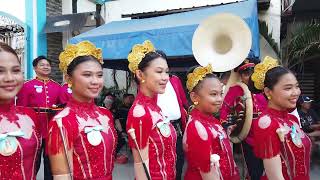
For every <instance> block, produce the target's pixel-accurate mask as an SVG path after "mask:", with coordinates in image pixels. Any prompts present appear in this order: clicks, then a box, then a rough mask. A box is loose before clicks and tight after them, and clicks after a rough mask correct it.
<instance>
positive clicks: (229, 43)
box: [192, 13, 252, 72]
mask: <svg viewBox="0 0 320 180" xmlns="http://www.w3.org/2000/svg"><path fill="white" fill-rule="evenodd" d="M251 42H252V37H251V31H250V29H249V27H248V25H247V23H246V22H245V21H244V20H242V18H240V17H239V16H236V15H233V14H229V13H221V14H216V15H213V16H210V17H208V18H206V19H205V20H204V21H202V22H201V23H200V24H199V26H198V28H197V29H196V31H195V32H194V34H193V38H192V52H193V55H194V57H195V59H196V60H197V62H198V63H199V64H200V65H201V66H206V65H207V64H208V63H211V65H212V68H213V70H214V71H215V72H225V71H230V70H232V69H234V68H235V67H237V66H239V65H240V64H241V63H242V62H243V60H244V59H245V58H246V57H247V56H248V54H249V51H250V48H251Z"/></svg>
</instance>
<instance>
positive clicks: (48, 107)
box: [17, 56, 61, 179]
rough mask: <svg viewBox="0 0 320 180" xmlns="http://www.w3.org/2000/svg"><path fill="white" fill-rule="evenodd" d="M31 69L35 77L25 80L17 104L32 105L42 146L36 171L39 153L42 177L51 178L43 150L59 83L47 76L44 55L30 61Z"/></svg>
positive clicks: (49, 70)
mask: <svg viewBox="0 0 320 180" xmlns="http://www.w3.org/2000/svg"><path fill="white" fill-rule="evenodd" d="M32 65H33V69H34V71H35V72H36V75H37V76H36V78H34V79H32V80H29V81H26V82H25V83H24V84H23V87H22V89H21V90H20V92H19V94H18V95H17V105H19V106H25V107H32V108H33V109H34V110H35V111H36V112H37V115H38V118H39V121H40V126H41V133H42V138H43V139H42V147H41V152H40V153H39V157H38V162H37V171H38V170H39V168H40V164H41V154H42V153H43V158H44V177H45V179H52V175H51V171H50V163H49V159H48V157H47V156H46V154H45V152H44V147H45V144H46V135H47V134H46V133H47V129H48V123H49V121H50V120H51V119H52V117H53V116H54V111H53V108H55V107H56V105H58V104H60V102H59V94H60V88H61V86H60V84H59V83H57V82H55V81H53V80H52V79H50V78H49V75H50V73H51V62H50V61H49V60H48V59H47V58H46V57H44V56H39V57H37V58H36V59H34V60H33V62H32Z"/></svg>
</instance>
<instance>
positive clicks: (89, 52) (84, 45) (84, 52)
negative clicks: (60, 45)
mask: <svg viewBox="0 0 320 180" xmlns="http://www.w3.org/2000/svg"><path fill="white" fill-rule="evenodd" d="M79 56H93V57H95V58H96V59H97V60H98V62H99V63H100V64H103V58H102V50H101V49H100V48H96V46H95V45H94V44H92V43H91V42H89V41H82V42H79V43H78V44H68V45H67V47H66V48H65V50H64V51H62V52H61V53H60V55H59V61H60V63H59V69H60V70H61V71H62V72H63V73H64V74H67V69H68V66H69V65H70V63H71V62H72V61H73V60H74V59H75V58H77V57H79Z"/></svg>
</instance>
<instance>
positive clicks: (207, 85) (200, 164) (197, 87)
mask: <svg viewBox="0 0 320 180" xmlns="http://www.w3.org/2000/svg"><path fill="white" fill-rule="evenodd" d="M187 78H188V79H187V89H188V90H189V93H190V99H191V100H192V102H193V104H194V108H193V109H192V111H191V113H190V116H189V121H188V124H187V127H186V130H185V134H184V137H183V145H184V150H185V154H186V157H187V161H188V168H187V172H186V174H185V180H201V179H204V180H211V179H217V180H218V179H228V180H238V179H240V177H239V172H238V168H237V167H236V164H235V162H234V159H233V155H232V148H231V144H230V142H229V138H228V136H227V134H226V133H225V131H224V129H223V128H222V126H221V124H220V121H219V120H218V119H216V118H215V117H214V116H213V113H217V112H218V111H219V109H220V107H221V103H222V85H221V83H220V81H219V79H218V78H217V77H216V76H215V75H214V74H213V73H212V67H211V65H210V64H209V65H208V66H206V67H201V66H199V67H196V68H195V69H194V70H193V72H191V73H189V74H188V76H187ZM217 155H218V157H220V162H218V163H214V162H212V161H211V160H212V158H211V157H212V156H213V157H214V156H217Z"/></svg>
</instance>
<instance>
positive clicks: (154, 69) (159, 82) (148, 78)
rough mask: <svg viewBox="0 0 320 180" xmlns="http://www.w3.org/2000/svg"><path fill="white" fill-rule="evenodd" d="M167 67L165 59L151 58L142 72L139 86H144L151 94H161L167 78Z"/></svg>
mask: <svg viewBox="0 0 320 180" xmlns="http://www.w3.org/2000/svg"><path fill="white" fill-rule="evenodd" d="M168 72H169V68H168V64H167V61H166V60H165V59H163V58H162V57H158V58H156V59H154V60H152V61H151V62H150V64H149V66H148V67H146V69H145V71H144V72H142V76H141V77H142V79H143V80H145V82H144V83H143V82H141V81H140V86H145V87H146V88H147V89H148V90H149V91H150V92H151V93H152V94H162V93H164V91H165V88H166V84H167V82H168V80H169V74H168Z"/></svg>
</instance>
